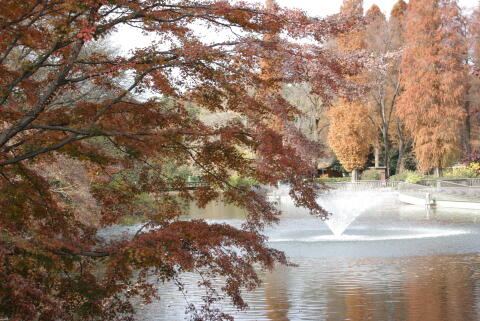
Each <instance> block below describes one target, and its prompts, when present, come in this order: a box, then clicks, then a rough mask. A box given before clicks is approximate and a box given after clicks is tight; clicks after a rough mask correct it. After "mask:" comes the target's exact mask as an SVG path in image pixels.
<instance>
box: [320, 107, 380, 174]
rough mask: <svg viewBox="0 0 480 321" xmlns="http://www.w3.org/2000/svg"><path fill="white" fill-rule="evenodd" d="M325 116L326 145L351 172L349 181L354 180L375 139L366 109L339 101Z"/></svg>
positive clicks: (368, 109)
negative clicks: (326, 123)
mask: <svg viewBox="0 0 480 321" xmlns="http://www.w3.org/2000/svg"><path fill="white" fill-rule="evenodd" d="M328 114H329V116H330V131H329V134H328V143H329V145H330V147H331V148H332V149H333V151H334V152H335V154H336V155H337V158H338V160H339V161H340V163H341V164H342V165H343V167H345V169H346V170H348V171H351V172H352V180H357V179H358V169H359V168H362V167H364V166H365V163H366V162H367V158H368V155H369V154H370V149H371V141H372V140H374V136H375V131H374V130H373V127H372V126H371V122H370V120H369V119H368V117H369V114H370V107H369V106H368V105H367V104H363V103H358V102H349V101H347V100H345V99H340V100H339V102H338V103H337V104H336V105H335V106H334V107H333V108H331V109H330V110H329V111H328Z"/></svg>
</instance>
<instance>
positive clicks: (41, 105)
mask: <svg viewBox="0 0 480 321" xmlns="http://www.w3.org/2000/svg"><path fill="white" fill-rule="evenodd" d="M83 45H84V41H83V40H81V39H79V40H77V44H76V46H74V48H73V52H72V54H71V56H70V57H69V59H68V60H67V62H66V63H65V66H64V68H63V69H62V70H60V71H59V73H58V76H57V77H56V79H55V80H54V81H53V83H52V84H51V85H50V86H49V87H47V90H46V92H45V93H44V94H43V95H41V96H40V97H39V98H38V100H37V103H36V104H35V106H34V107H33V109H32V110H31V111H29V112H28V113H27V114H26V115H25V116H23V117H22V118H21V119H20V120H18V121H17V122H16V123H15V124H13V125H12V126H10V128H8V129H6V130H4V131H3V132H2V133H1V134H0V147H2V146H3V145H5V143H6V142H8V141H9V140H10V139H11V138H12V137H14V136H15V135H16V134H17V133H19V132H20V131H22V130H23V129H24V128H25V127H27V126H28V125H29V124H30V123H32V122H33V121H34V120H35V119H37V117H38V116H39V115H40V114H41V113H42V112H43V111H44V109H45V108H46V107H47V105H48V101H49V100H50V99H51V98H52V97H53V95H54V94H55V92H56V91H57V90H58V88H59V87H60V86H61V83H62V82H63V81H64V79H65V77H66V76H67V74H68V73H69V72H70V70H71V68H72V66H73V64H74V62H75V60H76V59H77V57H78V55H79V54H80V51H81V49H82V47H83ZM52 52H53V51H52ZM45 59H46V58H45ZM7 97H8V93H7V94H6V95H5V97H4V100H3V101H0V105H2V104H3V103H4V102H5V100H6V99H7Z"/></svg>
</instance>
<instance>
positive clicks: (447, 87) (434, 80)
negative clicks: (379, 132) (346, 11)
mask: <svg viewBox="0 0 480 321" xmlns="http://www.w3.org/2000/svg"><path fill="white" fill-rule="evenodd" d="M462 25H463V24H462V17H461V14H460V10H459V8H458V6H457V4H456V2H455V1H448V0H427V1H425V0H421V1H420V0H411V1H410V3H409V10H408V13H407V17H406V35H407V36H406V37H405V49H404V54H403V61H402V82H403V87H404V91H403V93H402V95H401V97H400V99H399V104H398V108H397V113H398V116H399V117H401V119H402V120H403V121H404V122H405V126H406V128H407V130H408V131H409V132H410V133H411V135H412V137H413V139H414V152H415V155H416V158H417V162H418V165H419V166H420V168H421V169H422V170H424V171H428V170H430V169H432V168H436V169H437V170H436V172H437V174H440V169H441V168H442V167H443V166H445V165H446V164H447V162H448V161H449V160H451V159H452V157H454V156H455V154H458V152H459V151H460V150H459V145H460V144H459V136H460V135H459V130H460V128H461V126H462V122H463V119H464V117H465V114H464V110H463V106H462V104H463V101H464V99H465V85H464V83H465V80H466V68H465V65H464V59H465V54H466V47H465V39H464V31H463V28H462Z"/></svg>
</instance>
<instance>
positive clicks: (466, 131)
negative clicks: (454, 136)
mask: <svg viewBox="0 0 480 321" xmlns="http://www.w3.org/2000/svg"><path fill="white" fill-rule="evenodd" d="M464 109H465V114H466V116H465V123H464V128H463V134H462V138H463V151H464V153H465V155H468V154H470V153H471V152H472V145H471V137H472V124H471V118H470V102H469V101H466V102H465V105H464Z"/></svg>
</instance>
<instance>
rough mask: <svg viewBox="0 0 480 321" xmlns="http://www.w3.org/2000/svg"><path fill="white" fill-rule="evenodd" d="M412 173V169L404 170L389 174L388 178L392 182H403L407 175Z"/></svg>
mask: <svg viewBox="0 0 480 321" xmlns="http://www.w3.org/2000/svg"><path fill="white" fill-rule="evenodd" d="M411 173H413V172H412V171H404V172H402V173H399V174H396V175H392V176H390V178H389V180H390V181H393V182H405V180H406V179H407V177H408V175H410V174H411Z"/></svg>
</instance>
